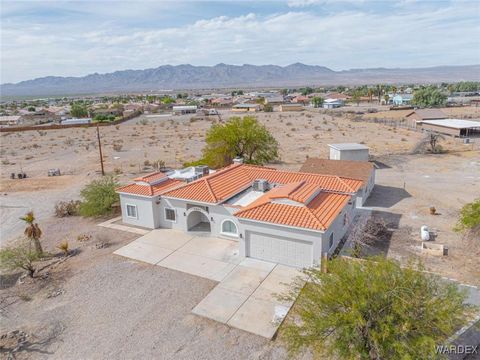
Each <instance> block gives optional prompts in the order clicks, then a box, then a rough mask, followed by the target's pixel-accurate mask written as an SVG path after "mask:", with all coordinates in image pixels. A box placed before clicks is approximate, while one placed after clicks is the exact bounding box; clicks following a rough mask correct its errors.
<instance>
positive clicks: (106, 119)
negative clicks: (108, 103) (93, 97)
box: [93, 114, 115, 122]
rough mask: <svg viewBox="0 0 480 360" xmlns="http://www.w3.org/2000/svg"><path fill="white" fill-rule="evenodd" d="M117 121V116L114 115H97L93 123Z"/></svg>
mask: <svg viewBox="0 0 480 360" xmlns="http://www.w3.org/2000/svg"><path fill="white" fill-rule="evenodd" d="M114 120H115V115H112V114H108V115H107V114H98V115H95V117H94V118H93V121H95V122H110V121H114Z"/></svg>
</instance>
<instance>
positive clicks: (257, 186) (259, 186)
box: [253, 179, 270, 192]
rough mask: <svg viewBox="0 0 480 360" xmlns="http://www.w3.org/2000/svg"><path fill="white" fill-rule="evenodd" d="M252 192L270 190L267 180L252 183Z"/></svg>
mask: <svg viewBox="0 0 480 360" xmlns="http://www.w3.org/2000/svg"><path fill="white" fill-rule="evenodd" d="M253 190H255V191H261V192H265V191H268V190H270V184H269V183H268V180H265V179H258V180H255V181H254V182H253Z"/></svg>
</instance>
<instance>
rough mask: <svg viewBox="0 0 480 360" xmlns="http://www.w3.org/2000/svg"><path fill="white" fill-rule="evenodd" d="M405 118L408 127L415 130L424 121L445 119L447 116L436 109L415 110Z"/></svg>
mask: <svg viewBox="0 0 480 360" xmlns="http://www.w3.org/2000/svg"><path fill="white" fill-rule="evenodd" d="M405 118H406V119H407V123H408V125H409V126H410V127H413V128H416V127H417V125H418V124H419V123H421V122H422V121H424V120H438V119H446V118H447V115H446V114H445V113H444V112H443V111H441V110H438V109H417V110H414V111H412V112H410V113H408V114H407V115H406V117H405Z"/></svg>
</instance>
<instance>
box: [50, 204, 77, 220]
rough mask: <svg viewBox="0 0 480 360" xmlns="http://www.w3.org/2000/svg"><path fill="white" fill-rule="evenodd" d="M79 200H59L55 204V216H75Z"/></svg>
mask: <svg viewBox="0 0 480 360" xmlns="http://www.w3.org/2000/svg"><path fill="white" fill-rule="evenodd" d="M79 207H80V201H78V200H70V201H59V202H57V203H56V204H55V216H56V217H59V218H62V217H67V216H76V215H78V213H79Z"/></svg>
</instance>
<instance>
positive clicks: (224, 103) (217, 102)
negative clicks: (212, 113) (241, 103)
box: [210, 98, 233, 107]
mask: <svg viewBox="0 0 480 360" xmlns="http://www.w3.org/2000/svg"><path fill="white" fill-rule="evenodd" d="M210 103H211V104H212V105H214V106H219V107H230V106H232V104H233V100H232V98H216V99H212V100H211V101H210Z"/></svg>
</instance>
